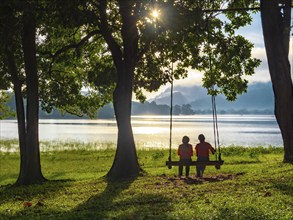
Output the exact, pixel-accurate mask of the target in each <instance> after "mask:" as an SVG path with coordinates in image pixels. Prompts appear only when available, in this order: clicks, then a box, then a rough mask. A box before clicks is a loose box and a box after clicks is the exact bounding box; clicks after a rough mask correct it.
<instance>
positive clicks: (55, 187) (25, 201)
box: [0, 179, 73, 219]
mask: <svg viewBox="0 0 293 220" xmlns="http://www.w3.org/2000/svg"><path fill="white" fill-rule="evenodd" d="M72 181H73V180H71V179H64V180H48V181H45V182H43V183H41V184H33V185H28V186H16V185H11V184H9V185H6V186H1V187H0V204H1V205H2V204H5V203H9V204H10V205H12V206H14V207H18V208H17V209H19V210H20V211H17V212H15V213H12V212H11V210H10V209H9V208H7V209H6V210H4V212H2V213H0V219H22V218H24V217H27V216H32V217H33V216H34V211H35V210H34V211H32V210H28V209H26V206H27V207H29V206H31V205H33V206H34V207H36V208H38V207H41V206H43V203H42V201H43V200H46V198H50V197H52V196H54V194H55V193H57V194H58V193H59V192H60V191H63V190H64V188H65V187H68V186H70V185H71V182H72ZM32 201H34V204H33V203H32Z"/></svg>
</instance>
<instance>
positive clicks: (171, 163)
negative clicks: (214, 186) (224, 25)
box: [166, 22, 224, 169]
mask: <svg viewBox="0 0 293 220" xmlns="http://www.w3.org/2000/svg"><path fill="white" fill-rule="evenodd" d="M208 26H209V22H208ZM208 30H209V27H208ZM208 39H209V31H208ZM208 46H210V45H209V40H208ZM209 51H210V50H209ZM209 68H210V72H212V71H211V70H212V61H211V54H210V53H209ZM171 71H172V72H173V63H172V70H171ZM213 87H214V86H213ZM170 104H171V108H170V139H169V157H168V161H166V165H167V166H168V168H169V169H171V168H172V166H186V165H189V166H197V165H206V166H215V168H216V169H220V168H221V165H223V163H224V161H223V160H222V158H221V148H220V144H219V143H220V141H219V129H218V117H217V108H216V97H215V95H214V94H213V95H212V111H213V130H214V141H215V150H216V159H215V160H210V161H204V162H203V161H200V162H199V161H190V162H182V161H172V158H171V146H172V122H173V80H172V81H171V103H170Z"/></svg>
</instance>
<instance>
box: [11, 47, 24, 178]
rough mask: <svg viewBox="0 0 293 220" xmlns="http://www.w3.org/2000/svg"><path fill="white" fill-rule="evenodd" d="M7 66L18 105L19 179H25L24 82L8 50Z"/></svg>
mask: <svg viewBox="0 0 293 220" xmlns="http://www.w3.org/2000/svg"><path fill="white" fill-rule="evenodd" d="M6 54H7V66H8V72H9V74H10V75H11V79H12V84H13V91H14V96H15V105H16V116H17V125H18V141H19V149H20V172H19V177H18V179H23V177H21V175H23V174H24V173H25V172H24V168H25V161H26V160H25V155H26V143H25V142H26V141H25V140H26V138H25V137H26V126H25V112H24V102H23V96H22V91H21V87H22V82H21V80H20V79H19V77H18V74H17V67H16V62H15V58H14V56H13V53H12V52H11V51H10V50H9V49H7V50H6Z"/></svg>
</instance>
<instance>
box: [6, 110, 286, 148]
mask: <svg viewBox="0 0 293 220" xmlns="http://www.w3.org/2000/svg"><path fill="white" fill-rule="evenodd" d="M169 120H170V119H169V116H133V117H132V126H133V133H134V137H135V141H136V143H137V145H138V146H139V147H168V146H169V132H170V131H169V126H170V123H169ZM218 125H219V132H220V144H221V145H224V146H226V145H231V144H234V145H244V146H259V145H265V146H268V145H273V146H280V145H282V139H281V135H280V131H279V128H278V125H277V123H276V120H275V117H274V116H272V115H257V116H255V115H220V116H219V117H218ZM39 128H40V140H43V141H80V142H114V143H116V141H117V127H116V121H115V119H107V120H103V119H98V120H84V119H82V120H80V119H78V120H51V119H50V120H44V119H42V120H40V124H39ZM0 133H1V134H0V138H1V139H15V138H17V134H18V133H17V124H16V121H15V120H2V121H0ZM200 133H203V134H205V136H206V139H207V141H209V142H211V143H213V124H212V116H210V115H192V116H174V118H173V130H172V136H173V138H172V147H173V148H176V147H177V146H178V144H179V143H180V142H181V138H182V136H184V135H188V136H189V137H190V139H191V143H192V144H195V143H196V142H197V136H198V134H200Z"/></svg>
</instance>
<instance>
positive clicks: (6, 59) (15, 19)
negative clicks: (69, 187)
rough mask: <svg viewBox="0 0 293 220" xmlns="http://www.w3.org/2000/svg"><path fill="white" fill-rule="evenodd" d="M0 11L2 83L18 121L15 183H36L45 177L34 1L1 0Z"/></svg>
mask: <svg viewBox="0 0 293 220" xmlns="http://www.w3.org/2000/svg"><path fill="white" fill-rule="evenodd" d="M0 10H1V15H0V20H1V26H0V34H1V42H2V45H1V48H0V49H1V50H0V51H1V54H0V57H1V75H2V76H3V81H5V82H6V85H5V86H6V87H9V86H10V85H12V88H13V90H14V94H15V100H16V113H17V120H18V133H19V146H20V172H19V176H18V179H17V184H19V185H24V184H32V183H39V182H42V181H44V180H45V178H44V177H43V175H42V172H41V165H40V151H39V134H38V131H39V130H38V110H39V95H38V70H37V57H36V27H37V21H36V4H35V2H34V1H23V2H22V3H19V2H18V3H17V2H11V1H2V2H1V3H0ZM9 82H10V83H9ZM24 85H25V88H26V100H27V102H26V112H25V107H24V106H25V105H24V97H23V87H24Z"/></svg>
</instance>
